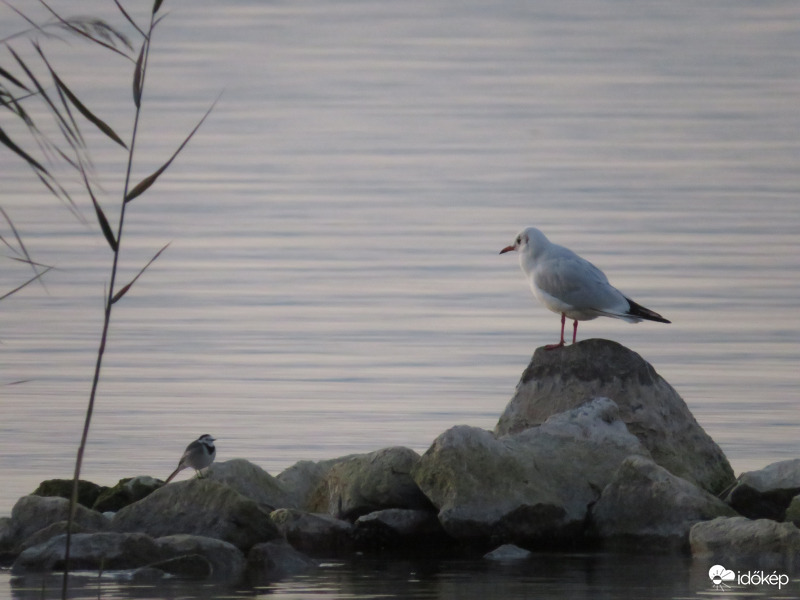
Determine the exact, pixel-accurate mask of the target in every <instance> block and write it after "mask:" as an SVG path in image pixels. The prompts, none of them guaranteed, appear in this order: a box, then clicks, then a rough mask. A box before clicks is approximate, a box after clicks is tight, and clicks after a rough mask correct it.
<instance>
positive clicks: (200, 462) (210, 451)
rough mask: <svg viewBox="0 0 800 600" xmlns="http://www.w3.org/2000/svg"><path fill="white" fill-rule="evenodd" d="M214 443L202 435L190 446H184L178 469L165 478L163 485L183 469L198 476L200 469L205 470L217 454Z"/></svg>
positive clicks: (207, 436)
mask: <svg viewBox="0 0 800 600" xmlns="http://www.w3.org/2000/svg"><path fill="white" fill-rule="evenodd" d="M215 441H216V440H215V439H214V438H213V437H211V436H210V435H208V434H207V433H204V434H203V435H201V436H200V437H199V438H197V439H196V440H195V441H193V442H192V443H191V444H189V445H188V446H186V450H184V452H183V456H181V459H180V461H178V468H177V469H175V470H174V471H173V472H172V475H170V476H169V477H167V480H166V481H165V482H164V485H166V484H168V483H169V482H170V481H172V478H173V477H175V475H177V474H178V473H180V472H181V471H183V470H184V469H188V468H189V467H191V468H192V469H194V470H195V471H197V474H198V475H199V474H200V470H201V469H205V468H206V467H207V466H208V465H210V464H211V463H212V462H214V456H216V454H217V449H216V448H215V447H214V442H215Z"/></svg>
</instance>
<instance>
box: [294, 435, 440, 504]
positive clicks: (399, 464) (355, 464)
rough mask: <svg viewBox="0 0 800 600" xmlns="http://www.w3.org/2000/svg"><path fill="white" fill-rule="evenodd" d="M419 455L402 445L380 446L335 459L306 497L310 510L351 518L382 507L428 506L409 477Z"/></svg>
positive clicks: (425, 499)
mask: <svg viewBox="0 0 800 600" xmlns="http://www.w3.org/2000/svg"><path fill="white" fill-rule="evenodd" d="M417 462H419V454H417V453H416V452H414V451H413V450H411V449H410V448H404V447H392V448H383V449H382V450H377V451H375V452H370V453H369V454H357V455H352V456H348V457H345V458H343V459H342V460H340V461H337V462H335V463H334V464H333V465H332V466H331V467H330V469H328V470H327V472H326V473H325V475H324V476H323V478H322V481H320V483H319V484H318V485H317V487H316V489H315V490H314V491H313V492H312V494H311V497H310V499H309V503H308V508H309V511H310V512H318V513H327V514H329V515H333V516H335V517H337V518H340V519H347V520H355V519H357V518H358V517H360V516H361V515H365V514H367V513H370V512H373V511H376V510H381V509H384V508H430V507H431V505H430V502H428V500H427V498H426V497H425V496H424V495H423V494H422V492H421V491H420V489H419V487H417V484H416V483H414V480H413V479H412V477H411V469H412V468H413V467H414V465H416V464H417Z"/></svg>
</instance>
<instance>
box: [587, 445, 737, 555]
mask: <svg viewBox="0 0 800 600" xmlns="http://www.w3.org/2000/svg"><path fill="white" fill-rule="evenodd" d="M591 515H592V523H593V526H594V530H595V534H596V535H598V536H599V537H601V538H603V539H605V540H616V541H622V542H631V541H632V542H635V543H636V542H638V543H639V544H640V545H644V546H646V545H647V544H652V545H653V546H654V547H655V548H656V549H659V548H665V545H664V544H665V543H666V547H670V546H674V547H682V546H683V545H685V544H687V543H688V541H689V530H690V529H691V528H692V525H694V524H695V523H698V522H700V521H707V520H710V519H713V518H715V517H720V516H735V515H736V512H735V511H734V510H733V509H731V508H730V507H729V506H727V505H726V504H725V503H724V502H722V500H720V499H719V498H717V497H716V496H712V495H711V494H709V493H708V492H706V491H704V490H701V489H700V488H698V487H697V486H696V485H694V484H693V483H690V482H688V481H686V480H685V479H682V478H680V477H677V476H675V475H673V474H672V473H670V472H669V471H667V470H666V469H665V468H664V467H660V466H658V465H657V464H655V463H654V462H653V461H652V460H650V459H649V458H645V457H643V456H631V457H628V458H626V459H625V460H624V461H623V462H622V464H621V465H620V467H619V469H618V470H617V472H616V473H615V474H614V478H613V479H612V480H611V483H609V484H608V485H607V486H606V487H605V489H604V490H603V493H602V494H601V496H600V499H599V500H598V501H597V503H596V504H595V505H594V506H593V507H592V511H591Z"/></svg>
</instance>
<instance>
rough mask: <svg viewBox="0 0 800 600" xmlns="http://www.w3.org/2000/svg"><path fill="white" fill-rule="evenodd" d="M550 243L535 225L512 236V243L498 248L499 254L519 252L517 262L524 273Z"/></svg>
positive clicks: (527, 271)
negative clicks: (514, 236)
mask: <svg viewBox="0 0 800 600" xmlns="http://www.w3.org/2000/svg"><path fill="white" fill-rule="evenodd" d="M549 245H550V241H549V240H548V239H547V237H546V236H545V235H544V234H543V233H542V232H541V231H539V230H538V229H536V227H526V228H525V229H523V230H522V231H520V232H519V233H518V234H517V237H516V238H514V243H513V244H512V245H510V246H506V247H505V248H503V249H502V250H500V254H505V253H506V252H511V251H512V250H516V251H517V252H519V264H520V266H521V267H522V270H523V271H524V272H525V273H530V272H531V270H532V269H533V266H534V263H535V262H536V259H537V257H538V256H539V255H540V254H541V253H542V252H543V251H544V250H545V249H546V248H547V246H549Z"/></svg>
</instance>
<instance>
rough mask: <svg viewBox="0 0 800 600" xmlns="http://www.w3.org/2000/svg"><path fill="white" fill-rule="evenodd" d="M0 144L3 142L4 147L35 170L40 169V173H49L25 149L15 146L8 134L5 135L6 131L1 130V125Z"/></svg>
mask: <svg viewBox="0 0 800 600" xmlns="http://www.w3.org/2000/svg"><path fill="white" fill-rule="evenodd" d="M0 144H3V145H4V146H5V147H6V148H8V149H9V150H11V151H12V152H13V153H14V154H16V155H18V156H19V157H20V158H22V159H24V160H25V162H27V163H28V164H29V165H30V166H32V167H33V168H34V169H36V170H37V171H40V172H42V173H47V174H48V175H49V174H50V173H49V171H48V170H47V169H45V168H44V167H43V166H42V164H41V163H40V162H39V161H38V160H36V159H35V158H33V157H32V156H31V155H30V154H28V153H27V152H25V150H23V149H22V148H20V147H19V146H17V145H16V144H15V143H14V140H12V139H11V138H10V137H8V135H6V132H5V131H3V128H2V127H0Z"/></svg>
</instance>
